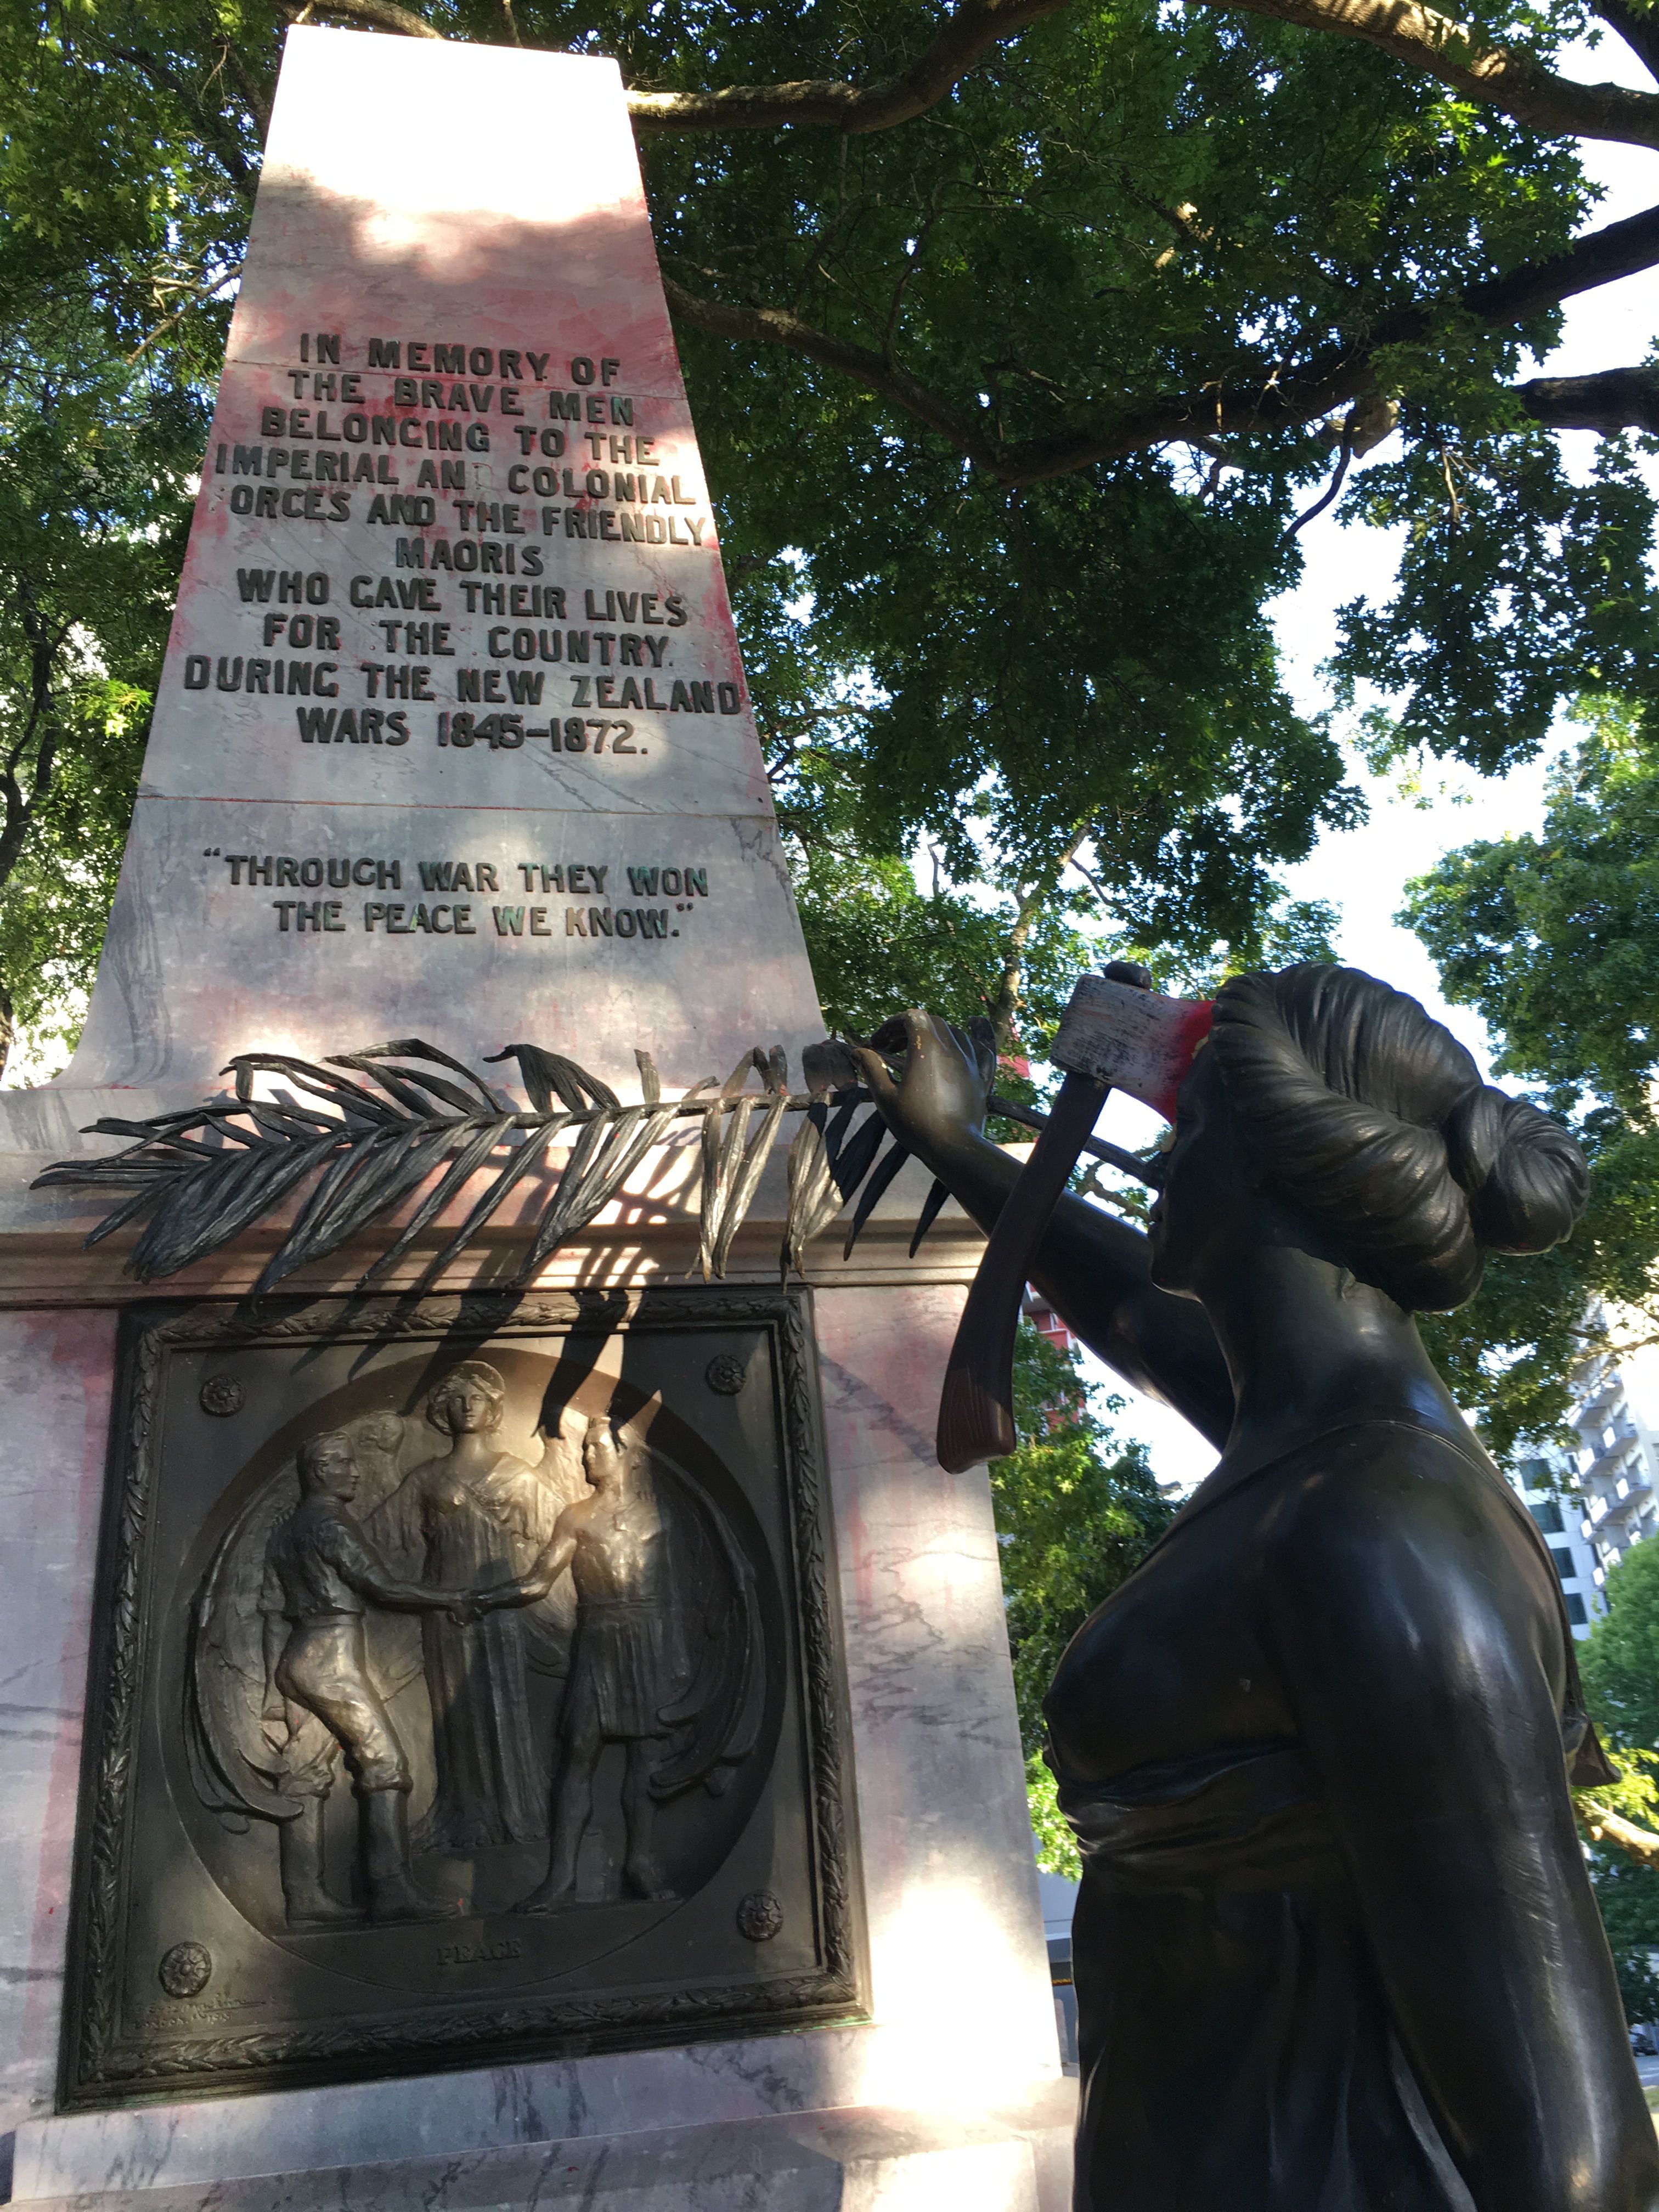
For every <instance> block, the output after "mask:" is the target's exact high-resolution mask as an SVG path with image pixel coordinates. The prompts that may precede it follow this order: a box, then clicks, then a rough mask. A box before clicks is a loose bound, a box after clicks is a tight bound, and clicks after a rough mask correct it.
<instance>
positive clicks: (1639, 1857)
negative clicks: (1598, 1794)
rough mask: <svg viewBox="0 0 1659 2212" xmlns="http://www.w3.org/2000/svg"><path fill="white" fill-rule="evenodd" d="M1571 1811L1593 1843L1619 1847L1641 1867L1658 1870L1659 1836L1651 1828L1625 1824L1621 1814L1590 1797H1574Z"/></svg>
mask: <svg viewBox="0 0 1659 2212" xmlns="http://www.w3.org/2000/svg"><path fill="white" fill-rule="evenodd" d="M1572 1809H1573V1813H1574V1815H1575V1816H1576V1818H1577V1822H1578V1825H1579V1826H1580V1827H1581V1828H1582V1829H1583V1832H1584V1833H1585V1834H1586V1835H1587V1836H1588V1837H1589V1840H1590V1841H1591V1843H1593V1844H1602V1843H1607V1844H1617V1845H1618V1847H1619V1849H1620V1850H1621V1851H1624V1852H1626V1853H1627V1854H1628V1856H1629V1857H1632V1858H1633V1859H1634V1860H1635V1861H1636V1863H1637V1864H1638V1866H1659V1835H1656V1834H1655V1833H1654V1832H1653V1830H1652V1829H1651V1828H1638V1826H1637V1825H1636V1823H1635V1821H1634V1820H1626V1819H1625V1817H1624V1815H1623V1814H1620V1813H1615V1812H1613V1811H1612V1810H1611V1808H1609V1807H1607V1806H1606V1805H1603V1804H1601V1802H1599V1801H1598V1800H1597V1799H1595V1798H1594V1797H1590V1796H1574V1798H1573V1801H1572Z"/></svg>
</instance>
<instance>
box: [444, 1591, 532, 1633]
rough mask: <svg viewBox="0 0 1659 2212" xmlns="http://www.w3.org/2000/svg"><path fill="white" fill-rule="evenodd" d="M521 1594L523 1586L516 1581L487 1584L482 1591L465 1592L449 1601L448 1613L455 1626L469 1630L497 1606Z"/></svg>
mask: <svg viewBox="0 0 1659 2212" xmlns="http://www.w3.org/2000/svg"><path fill="white" fill-rule="evenodd" d="M522 1594H523V1584H522V1583H518V1582H516V1581H513V1582H502V1583H487V1584H486V1585H485V1587H484V1588H483V1589H474V1590H466V1591H465V1592H462V1593H460V1594H459V1595H457V1596H456V1597H454V1598H453V1599H452V1600H451V1601H450V1605H449V1613H450V1617H451V1618H452V1620H454V1622H455V1624H456V1626H458V1627H460V1628H471V1626H472V1624H473V1622H474V1621H475V1620H482V1619H483V1616H484V1614H485V1613H491V1612H493V1611H494V1610H495V1607H497V1606H498V1605H506V1604H507V1603H508V1602H510V1601H511V1600H513V1598H516V1597H519V1596H520V1595H522Z"/></svg>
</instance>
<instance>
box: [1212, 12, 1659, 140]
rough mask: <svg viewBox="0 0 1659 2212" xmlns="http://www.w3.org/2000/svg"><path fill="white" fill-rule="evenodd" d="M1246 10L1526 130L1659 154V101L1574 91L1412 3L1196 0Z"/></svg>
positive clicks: (1621, 91) (1618, 90) (1613, 88)
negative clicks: (1315, 34)
mask: <svg viewBox="0 0 1659 2212" xmlns="http://www.w3.org/2000/svg"><path fill="white" fill-rule="evenodd" d="M1200 4H1201V5H1203V6H1206V7H1212V8H1224V9H1232V8H1243V9H1248V10H1249V13H1250V14H1252V15H1271V16H1273V18H1274V19H1275V21H1279V22H1281V23H1296V24H1298V25H1300V26H1301V27H1302V28H1303V29H1304V30H1307V31H1327V32H1332V33H1334V34H1335V35H1336V36H1337V37H1339V38H1345V39H1361V40H1364V42H1365V44H1366V45H1367V46H1381V47H1382V49H1383V52H1384V53H1387V54H1391V55H1392V56H1393V57H1394V58H1395V60H1396V61H1401V62H1406V63H1407V64H1409V65H1410V66H1411V67H1412V68H1413V69H1419V70H1426V71H1427V72H1428V74H1429V75H1430V76H1437V77H1438V78H1439V79H1440V81H1441V82H1442V83H1443V84H1447V85H1449V86H1450V87H1451V88H1452V90H1453V91H1454V92H1456V93H1461V94H1462V96H1463V98H1464V99H1465V100H1480V101H1481V102H1483V103H1484V104H1485V105H1486V106H1489V107H1497V108H1501V109H1502V111H1503V112H1504V114H1506V115H1512V116H1514V118H1515V119H1516V122H1517V123H1524V124H1525V125H1527V126H1528V129H1529V130H1533V131H1543V132H1544V133H1545V134H1546V135H1547V136H1550V137H1569V138H1611V139H1613V140H1616V141H1617V142H1619V143H1620V144H1622V145H1626V146H1652V147H1656V148H1659V93H1651V92H1632V91H1631V90H1629V89H1628V88H1626V87H1625V86H1624V85H1620V84H1579V83H1577V82H1575V81H1574V80H1573V79H1572V78H1571V77H1565V76H1555V75H1554V74H1553V71H1551V70H1547V69H1545V68H1544V67H1543V65H1542V64H1541V63H1539V62H1535V61H1534V59H1533V58H1532V57H1531V55H1530V54H1526V53H1522V52H1517V51H1516V50H1515V49H1514V48H1512V47H1507V46H1481V45H1480V44H1479V43H1478V42H1477V41H1476V40H1474V37H1473V36H1472V35H1471V33H1470V32H1469V30H1468V27H1467V26H1466V25H1464V24H1462V23H1458V22H1456V21H1454V20H1453V19H1452V18H1451V17H1450V16H1449V15H1437V14H1436V13H1435V11H1434V10H1433V9H1431V8H1421V7H1418V6H1417V5H1415V4H1414V0H1200Z"/></svg>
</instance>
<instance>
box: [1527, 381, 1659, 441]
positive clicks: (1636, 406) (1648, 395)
mask: <svg viewBox="0 0 1659 2212" xmlns="http://www.w3.org/2000/svg"><path fill="white" fill-rule="evenodd" d="M1516 398H1518V399H1519V400H1520V402H1521V404H1522V406H1523V407H1524V408H1525V409H1526V410H1527V412H1528V415H1530V416H1532V417H1533V419H1534V422H1542V423H1543V424H1545V425H1546V427H1547V428H1549V429H1552V430H1596V431H1599V432H1600V433H1601V436H1602V437H1604V438H1611V437H1614V436H1616V435H1618V433H1619V432H1620V430H1645V431H1646V432H1647V433H1648V434H1649V435H1650V436H1652V437H1659V368H1655V367H1653V366H1652V365H1651V364H1650V365H1648V366H1647V367H1644V368H1604V369H1603V370H1601V374H1599V375H1595V376H1535V377H1534V378H1533V380H1532V381H1531V383H1530V384H1522V385H1517V386H1516Z"/></svg>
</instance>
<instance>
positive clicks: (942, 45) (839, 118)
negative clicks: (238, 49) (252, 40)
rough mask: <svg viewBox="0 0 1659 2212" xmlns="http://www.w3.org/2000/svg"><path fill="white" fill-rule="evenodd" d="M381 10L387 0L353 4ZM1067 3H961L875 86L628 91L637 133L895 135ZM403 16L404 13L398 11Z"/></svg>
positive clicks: (807, 82)
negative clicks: (785, 130)
mask: <svg viewBox="0 0 1659 2212" xmlns="http://www.w3.org/2000/svg"><path fill="white" fill-rule="evenodd" d="M350 4H352V5H376V6H378V5H382V4H385V0H350ZM1064 6H1066V0H963V4H962V5H961V6H959V7H958V8H957V10H956V12H955V14H954V15H947V16H946V17H945V21H944V23H943V25H942V26H941V27H940V28H939V32H938V33H936V35H935V36H934V38H933V42H932V44H931V45H930V46H927V48H926V49H925V50H924V51H923V52H921V54H920V55H919V56H918V57H917V58H916V59H915V61H913V62H912V63H911V64H910V66H909V67H908V69H907V70H901V71H900V73H899V74H898V76H890V77H884V78H882V79H881V80H880V81H879V82H878V83H875V84H870V85H857V84H848V83H844V82H840V81H837V80H834V79H823V78H804V79H802V80H800V81H799V82H796V83H793V84H758V85H733V86H729V87H728V88H726V89H725V90H724V91H720V92H630V93H629V95H628V112H629V114H630V115H631V116H632V117H633V118H634V125H635V129H636V130H645V131H761V130H764V131H771V130H775V129H776V128H777V126H778V125H780V124H784V123H795V124H800V123H816V124H824V125H829V127H830V128H831V129H832V130H836V131H847V132H848V133H849V134H851V135H853V136H854V137H857V136H861V135H862V134H863V133H864V132H866V131H890V130H891V129H892V127H893V125H895V124H896V123H908V122H909V121H910V119H911V118H912V117H913V116H916V115H923V114H926V112H927V110H928V109H929V108H930V107H934V106H937V105H938V104H939V101H940V100H943V99H944V97H945V94H946V93H947V92H949V91H950V89H951V86H952V85H953V84H955V83H956V82H957V79H958V77H962V76H966V75H967V73H968V71H969V70H971V69H972V68H973V67H974V66H975V64H976V63H977V62H979V61H981V59H982V58H984V56H985V55H986V54H987V53H988V52H990V51H991V49H992V48H993V47H994V46H1000V45H1001V43H1002V42H1003V40H1005V39H1012V38H1016V37H1018V34H1019V33H1020V32H1021V31H1023V30H1024V29H1025V28H1026V27H1027V26H1028V24H1031V23H1036V22H1040V21H1042V18H1043V17H1044V16H1045V15H1058V14H1059V12H1060V9H1062V8H1063V7H1064ZM399 12H401V11H399Z"/></svg>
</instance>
